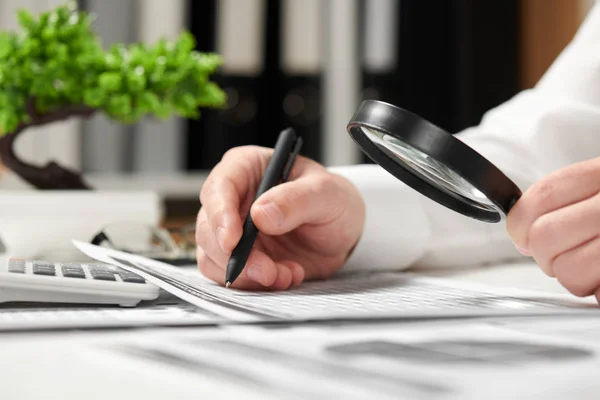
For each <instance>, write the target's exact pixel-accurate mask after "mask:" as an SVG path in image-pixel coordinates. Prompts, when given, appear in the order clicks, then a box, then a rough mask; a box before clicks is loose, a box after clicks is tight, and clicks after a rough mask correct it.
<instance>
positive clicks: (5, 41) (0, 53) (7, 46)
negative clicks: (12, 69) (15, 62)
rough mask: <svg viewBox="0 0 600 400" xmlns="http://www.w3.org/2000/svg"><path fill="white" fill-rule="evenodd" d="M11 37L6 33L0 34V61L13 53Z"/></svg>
mask: <svg viewBox="0 0 600 400" xmlns="http://www.w3.org/2000/svg"><path fill="white" fill-rule="evenodd" d="M13 49H14V46H13V35H11V34H10V33H7V32H1V33H0V60H1V59H3V58H5V57H8V56H10V53H11V52H12V51H13Z"/></svg>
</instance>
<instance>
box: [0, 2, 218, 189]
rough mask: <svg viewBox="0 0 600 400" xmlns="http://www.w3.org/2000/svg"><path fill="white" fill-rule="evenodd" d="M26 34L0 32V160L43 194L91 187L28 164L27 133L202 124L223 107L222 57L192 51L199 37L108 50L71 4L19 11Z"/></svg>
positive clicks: (57, 169) (56, 168)
mask: <svg viewBox="0 0 600 400" xmlns="http://www.w3.org/2000/svg"><path fill="white" fill-rule="evenodd" d="M18 20H19V24H20V26H21V32H15V33H12V32H0V159H1V160H2V162H3V163H4V165H5V166H6V167H7V168H8V169H10V170H12V171H13V172H14V173H16V174H17V175H18V176H20V177H21V178H22V179H24V180H25V181H27V182H29V183H30V184H32V185H33V186H34V187H36V188H39V189H90V187H89V186H88V185H87V184H86V183H85V182H84V181H83V179H82V177H81V174H80V173H79V172H78V171H71V170H68V169H66V168H63V167H61V166H60V165H58V164H56V163H55V162H50V163H49V164H48V165H46V166H43V167H38V166H34V165H31V164H28V163H26V162H24V161H22V160H21V159H19V157H18V156H17V155H16V154H15V152H14V142H15V140H16V139H17V137H18V136H19V135H21V134H22V133H23V132H24V131H25V130H26V129H27V128H29V127H32V126H39V125H44V124H49V123H52V122H56V121H60V120H64V119H67V118H71V117H83V118H86V117H90V116H91V115H93V114H94V113H97V112H101V113H104V114H106V115H107V116H108V117H109V118H111V119H112V120H114V121H118V122H120V123H125V124H131V123H135V122H136V121H139V120H140V119H141V118H142V117H144V116H146V115H150V116H153V117H156V118H158V119H167V118H169V117H171V116H172V115H179V116H181V117H185V118H199V117H200V112H199V109H200V108H202V107H213V108H218V107H222V106H224V105H225V103H226V96H225V93H224V92H223V91H222V90H221V88H219V86H218V85H217V84H216V83H214V82H211V81H210V76H211V74H213V73H214V72H215V71H216V69H217V68H218V67H219V66H220V65H221V63H222V59H221V57H220V56H219V55H217V54H213V53H200V52H198V51H195V50H194V49H195V46H196V43H195V40H194V37H193V36H192V35H191V34H190V33H189V32H187V31H183V32H182V33H181V35H180V36H179V37H178V38H177V40H175V41H173V42H168V41H166V40H160V41H158V42H157V43H155V44H152V45H148V44H145V43H138V44H133V45H125V44H120V43H116V44H113V45H112V46H111V47H110V48H109V49H107V50H105V49H103V47H102V45H101V43H100V41H99V39H98V38H97V36H96V35H95V34H94V33H93V31H92V28H91V22H92V18H91V16H90V15H88V14H86V13H85V12H81V11H78V10H77V8H76V6H75V4H74V3H71V4H66V5H63V6H60V7H57V8H56V9H53V10H51V11H48V12H45V13H42V14H40V15H39V16H37V18H36V17H34V16H33V15H32V14H30V13H29V12H28V11H25V10H20V11H19V12H18Z"/></svg>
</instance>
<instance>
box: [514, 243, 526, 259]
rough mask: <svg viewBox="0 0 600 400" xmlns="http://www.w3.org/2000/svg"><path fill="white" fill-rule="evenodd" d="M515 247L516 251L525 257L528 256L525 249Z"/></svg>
mask: <svg viewBox="0 0 600 400" xmlns="http://www.w3.org/2000/svg"><path fill="white" fill-rule="evenodd" d="M515 248H516V249H517V251H518V252H519V253H521V254H523V255H524V256H526V257H529V253H528V252H527V250H525V249H523V248H521V247H519V246H517V245H515Z"/></svg>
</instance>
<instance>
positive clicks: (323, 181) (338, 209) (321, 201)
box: [250, 174, 348, 235]
mask: <svg viewBox="0 0 600 400" xmlns="http://www.w3.org/2000/svg"><path fill="white" fill-rule="evenodd" d="M345 192H346V191H345V190H344V189H343V187H342V184H341V182H340V180H339V179H338V178H336V177H335V176H334V175H333V174H318V175H309V176H304V177H301V178H299V179H297V180H295V181H290V182H285V183H282V184H280V185H277V186H275V187H273V188H271V189H269V190H268V191H266V192H265V193H263V195H262V196H260V197H259V198H258V199H257V200H256V201H255V202H254V204H253V205H252V208H251V209H250V213H251V216H252V220H253V221H254V224H255V225H256V227H257V228H258V230H259V231H261V232H263V233H265V234H267V235H283V234H285V233H287V232H290V231H293V230H294V229H296V228H297V227H299V226H301V225H303V224H326V223H328V222H330V221H333V220H335V219H336V218H338V217H339V216H340V215H341V213H342V212H343V211H344V210H345V209H346V203H347V201H348V196H346V195H345Z"/></svg>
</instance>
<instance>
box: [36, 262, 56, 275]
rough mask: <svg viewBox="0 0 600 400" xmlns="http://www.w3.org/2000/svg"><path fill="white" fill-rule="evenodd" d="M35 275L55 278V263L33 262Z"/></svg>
mask: <svg viewBox="0 0 600 400" xmlns="http://www.w3.org/2000/svg"><path fill="white" fill-rule="evenodd" d="M33 273H34V274H35V275H48V276H55V275H56V269H55V267H54V263H50V262H44V261H34V262H33Z"/></svg>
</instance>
